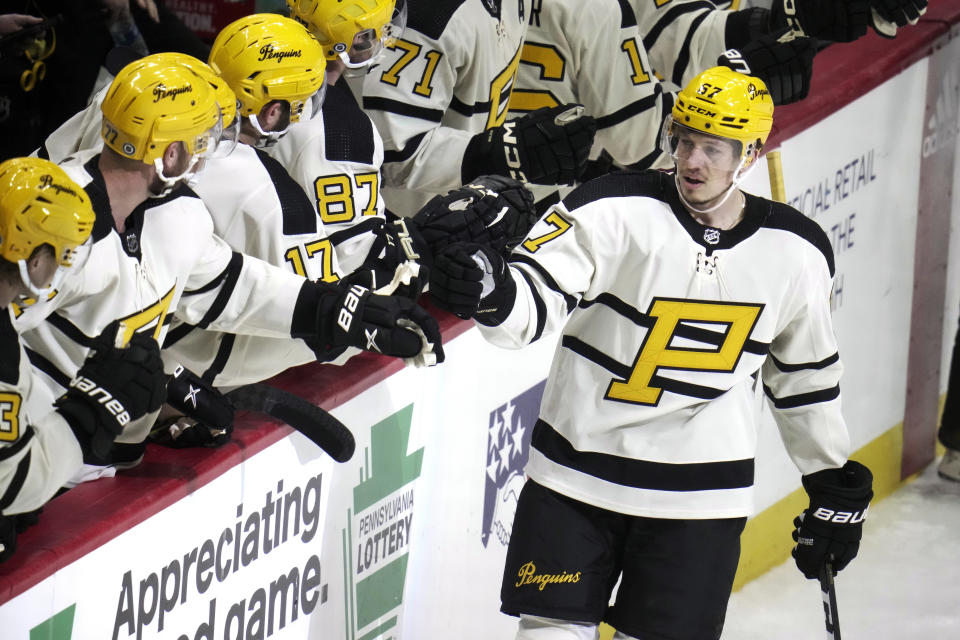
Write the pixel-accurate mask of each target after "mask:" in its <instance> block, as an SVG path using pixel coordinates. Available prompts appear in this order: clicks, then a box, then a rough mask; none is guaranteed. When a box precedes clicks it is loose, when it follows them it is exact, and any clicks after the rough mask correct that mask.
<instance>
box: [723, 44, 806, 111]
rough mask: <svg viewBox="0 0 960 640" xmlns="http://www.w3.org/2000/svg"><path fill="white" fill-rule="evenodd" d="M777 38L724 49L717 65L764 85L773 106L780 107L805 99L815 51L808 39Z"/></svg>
mask: <svg viewBox="0 0 960 640" xmlns="http://www.w3.org/2000/svg"><path fill="white" fill-rule="evenodd" d="M789 33H790V32H789V31H788V32H786V34H789ZM778 35H784V34H783V33H782V32H776V33H772V34H769V35H766V36H763V37H761V38H757V39H756V40H754V41H752V42H750V43H749V44H746V45H744V46H743V47H742V48H740V49H727V50H726V51H724V52H723V53H722V54H721V55H720V57H719V58H717V65H719V66H722V67H729V68H731V69H733V70H734V71H739V72H740V73H743V74H746V75H748V76H757V77H758V78H760V79H761V80H763V81H764V83H765V84H766V85H767V90H768V91H769V92H770V97H771V99H773V103H774V104H776V105H781V104H790V103H791V102H796V101H797V100H802V99H803V98H805V97H807V93H808V92H809V91H810V76H811V75H813V57H814V56H815V55H816V54H817V47H816V42H815V41H813V40H811V39H810V38H792V39H790V40H788V41H786V42H780V41H779V40H778V39H777V37H778Z"/></svg>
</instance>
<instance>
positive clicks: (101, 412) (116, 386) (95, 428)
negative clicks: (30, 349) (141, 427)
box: [54, 330, 167, 462]
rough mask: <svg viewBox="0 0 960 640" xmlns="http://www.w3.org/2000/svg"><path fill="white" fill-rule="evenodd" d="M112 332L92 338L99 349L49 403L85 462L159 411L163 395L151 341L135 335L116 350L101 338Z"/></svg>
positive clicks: (164, 383)
mask: <svg viewBox="0 0 960 640" xmlns="http://www.w3.org/2000/svg"><path fill="white" fill-rule="evenodd" d="M114 333H115V332H114V331H112V330H108V331H107V332H105V334H104V335H102V336H100V338H98V339H97V343H98V346H97V347H96V348H95V350H94V351H93V352H92V353H91V354H90V356H88V357H87V359H86V361H85V362H84V363H83V366H81V367H80V370H79V371H77V375H76V376H75V377H74V379H73V380H71V381H70V387H69V388H68V389H67V392H66V393H65V394H63V395H62V396H60V397H59V398H58V399H57V401H56V402H55V403H54V406H55V407H56V409H57V411H59V412H60V414H61V415H62V416H63V417H64V418H65V419H66V421H67V423H68V424H69V425H70V428H71V429H72V430H73V433H74V435H75V436H76V437H77V441H78V442H79V443H80V448H81V449H82V450H83V456H84V460H86V461H88V462H96V461H97V460H103V459H105V458H106V456H107V454H108V453H109V451H110V446H111V445H112V444H113V440H114V438H116V436H118V435H120V432H121V431H123V427H124V426H126V425H127V423H129V422H131V421H133V420H138V419H140V418H142V417H143V416H145V415H146V414H148V413H151V412H153V411H156V410H157V409H159V408H160V405H161V404H163V399H164V397H165V395H166V387H167V376H166V375H165V374H164V372H163V362H162V361H161V360H160V347H159V346H158V345H157V342H156V340H154V339H153V338H152V337H149V336H148V335H146V334H143V333H135V334H134V335H133V338H131V339H130V343H129V344H128V345H127V346H126V347H123V348H117V347H114V346H112V344H110V341H109V340H108V339H107V337H106V336H107V335H108V334H109V335H113V334H114Z"/></svg>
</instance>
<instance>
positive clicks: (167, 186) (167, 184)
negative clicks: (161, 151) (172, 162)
mask: <svg viewBox="0 0 960 640" xmlns="http://www.w3.org/2000/svg"><path fill="white" fill-rule="evenodd" d="M199 159H200V158H199V156H196V155H194V156H192V157H191V158H190V162H189V163H187V168H186V169H185V170H184V172H183V173H181V174H180V175H178V176H173V177H169V178H168V177H167V176H165V175H164V174H163V158H157V159H156V160H154V161H153V168H154V169H155V170H156V172H157V177H158V178H160V182H162V183H163V188H162V189H160V192H159V193H150V194H148V195H149V197H151V198H166V197H167V196H168V195H169V194H170V192H171V191H173V188H174V187H176V186H177V183H179V182H180V181H181V180H183V179H184V178H189V177H190V176H191V175H192V174H193V168H194V167H195V166H196V164H197V160H199Z"/></svg>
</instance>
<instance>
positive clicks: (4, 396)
mask: <svg viewBox="0 0 960 640" xmlns="http://www.w3.org/2000/svg"><path fill="white" fill-rule="evenodd" d="M40 384H41V385H42V383H40ZM37 385H38V382H37V380H36V378H35V373H34V370H33V367H31V366H30V361H29V360H28V359H27V355H26V353H25V352H24V350H23V346H22V345H21V344H20V337H19V336H18V335H17V333H16V331H15V330H14V328H13V323H12V321H11V314H10V310H9V309H3V310H0V513H2V514H3V515H12V514H15V513H24V512H27V511H33V510H34V509H39V508H40V507H41V506H43V505H44V504H45V503H46V502H47V501H48V500H50V498H52V497H53V496H54V495H55V494H56V492H57V490H58V489H60V487H62V486H63V485H64V484H65V483H66V482H67V480H69V479H70V477H71V476H72V475H73V474H74V473H75V472H77V471H78V470H79V469H80V467H81V465H82V464H83V459H82V455H81V452H80V445H79V444H78V443H77V440H76V438H75V437H74V436H73V432H72V431H71V430H70V427H69V426H67V422H66V421H65V420H64V419H63V417H62V416H61V415H60V414H59V413H57V412H56V411H53V407H52V406H51V405H50V403H49V402H48V401H47V400H48V398H49V396H48V395H47V394H46V393H41V394H40V395H41V396H42V400H41V401H38V398H37V395H38V394H36V393H34V389H35V388H36V387H37Z"/></svg>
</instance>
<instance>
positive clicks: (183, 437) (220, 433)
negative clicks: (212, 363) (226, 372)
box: [150, 364, 233, 449]
mask: <svg viewBox="0 0 960 640" xmlns="http://www.w3.org/2000/svg"><path fill="white" fill-rule="evenodd" d="M167 404H169V405H170V406H171V407H173V408H174V409H176V410H177V411H179V412H180V413H182V414H183V415H181V416H177V417H175V418H173V419H172V420H169V421H166V422H164V423H163V424H161V425H158V426H157V427H155V428H154V429H153V431H151V432H150V441H151V442H156V443H157V444H162V445H163V446H165V447H172V448H174V449H183V448H186V447H219V446H220V445H223V444H226V443H227V442H229V441H230V435H231V434H232V433H233V405H231V404H230V402H229V401H228V400H227V399H226V398H225V397H224V395H223V394H222V393H220V392H219V391H217V390H216V389H215V388H214V387H213V385H211V384H210V383H209V382H207V381H206V380H204V379H203V378H201V377H200V376H198V375H197V374H195V373H194V372H192V371H190V370H189V369H185V368H183V366H182V365H179V364H178V365H177V368H176V369H175V370H174V372H173V375H172V376H170V379H169V381H168V382H167Z"/></svg>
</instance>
